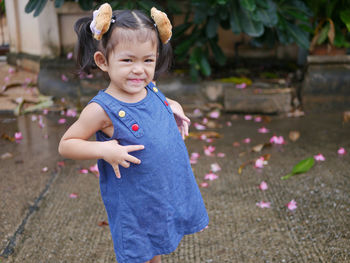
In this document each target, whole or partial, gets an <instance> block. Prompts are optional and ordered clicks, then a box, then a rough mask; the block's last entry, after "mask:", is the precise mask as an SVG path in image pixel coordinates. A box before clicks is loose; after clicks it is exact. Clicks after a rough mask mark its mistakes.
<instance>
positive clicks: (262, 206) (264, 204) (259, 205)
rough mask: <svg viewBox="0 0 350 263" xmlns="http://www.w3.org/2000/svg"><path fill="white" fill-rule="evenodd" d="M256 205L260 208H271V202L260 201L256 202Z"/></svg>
mask: <svg viewBox="0 0 350 263" xmlns="http://www.w3.org/2000/svg"><path fill="white" fill-rule="evenodd" d="M256 205H257V206H258V207H260V208H270V207H271V203H270V202H264V201H260V202H259V203H256Z"/></svg>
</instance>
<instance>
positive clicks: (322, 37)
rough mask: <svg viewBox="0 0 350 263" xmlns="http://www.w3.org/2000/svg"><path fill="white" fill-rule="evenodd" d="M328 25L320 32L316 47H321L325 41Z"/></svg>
mask: <svg viewBox="0 0 350 263" xmlns="http://www.w3.org/2000/svg"><path fill="white" fill-rule="evenodd" d="M329 28H330V25H329V23H327V24H326V25H325V26H324V27H323V28H322V29H321V31H320V33H319V36H318V39H317V45H321V44H322V43H323V42H325V41H326V39H327V38H328V31H329Z"/></svg>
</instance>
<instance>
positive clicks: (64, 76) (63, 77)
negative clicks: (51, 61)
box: [61, 74, 68, 82]
mask: <svg viewBox="0 0 350 263" xmlns="http://www.w3.org/2000/svg"><path fill="white" fill-rule="evenodd" d="M61 79H62V81H64V82H67V81H68V78H67V76H66V75H64V74H62V75H61Z"/></svg>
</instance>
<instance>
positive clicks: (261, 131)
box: [258, 127, 270, 133]
mask: <svg viewBox="0 0 350 263" xmlns="http://www.w3.org/2000/svg"><path fill="white" fill-rule="evenodd" d="M258 132H259V133H269V132H270V130H269V129H266V128H265V127H261V128H259V129H258Z"/></svg>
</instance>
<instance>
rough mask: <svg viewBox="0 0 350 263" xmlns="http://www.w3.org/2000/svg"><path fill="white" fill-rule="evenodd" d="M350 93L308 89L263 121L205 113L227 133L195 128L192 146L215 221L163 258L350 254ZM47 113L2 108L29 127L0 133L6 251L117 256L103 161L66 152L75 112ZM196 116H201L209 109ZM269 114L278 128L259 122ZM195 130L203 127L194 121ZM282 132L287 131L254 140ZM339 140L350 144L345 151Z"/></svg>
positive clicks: (189, 106)
mask: <svg viewBox="0 0 350 263" xmlns="http://www.w3.org/2000/svg"><path fill="white" fill-rule="evenodd" d="M184 102H185V104H184V108H185V109H186V111H187V113H188V114H189V115H191V114H192V113H193V110H194V108H197V107H202V106H203V105H201V102H200V101H197V102H196V101H195V99H193V100H190V99H189V98H186V100H184ZM348 102H349V101H348V99H347V98H339V100H338V101H335V100H333V101H329V99H327V98H323V99H317V98H316V99H315V98H312V97H310V98H306V100H305V108H306V109H305V113H306V114H305V116H304V117H299V118H287V117H286V116H268V117H263V119H262V122H255V121H253V120H245V119H244V115H234V114H229V113H226V114H223V113H222V114H221V116H220V117H219V118H218V119H209V120H210V125H209V124H207V125H208V126H215V127H212V128H208V129H207V130H205V131H215V132H217V133H218V134H219V135H220V136H221V137H220V138H217V139H214V140H213V141H212V142H207V141H205V140H200V139H196V138H194V137H190V138H187V139H186V144H187V147H188V151H189V154H191V153H193V152H198V153H199V154H200V157H199V158H198V162H197V163H196V164H193V169H194V174H195V176H196V179H197V182H198V184H200V185H202V183H203V182H206V183H208V186H207V187H201V188H200V189H201V192H202V195H203V199H204V201H205V204H206V207H207V210H208V213H209V217H210V223H209V227H208V228H207V229H205V230H204V231H203V232H200V233H196V234H194V235H189V236H185V237H184V238H183V240H182V241H181V243H180V245H179V247H178V248H177V250H176V251H175V252H174V253H171V254H170V255H165V256H163V262H164V263H167V262H168V263H175V262H176V263H178V262H186V263H187V262H189V263H197V262H198V263H206V262H213V263H221V262H350V196H349V189H350V139H349V134H350V122H344V121H343V112H344V110H349V108H348V105H349V104H348ZM344 105H345V106H344ZM202 112H203V113H204V114H205V113H206V111H205V110H203V111H202ZM39 115H41V116H43V117H42V118H43V121H42V123H43V124H44V127H43V128H41V127H40V126H39V122H38V120H32V116H33V114H27V115H24V116H19V117H14V116H13V115H10V114H5V113H3V114H0V135H1V136H2V135H3V134H5V135H8V136H10V137H11V136H13V134H14V133H15V132H18V131H21V132H22V136H23V139H22V140H20V142H11V141H9V140H8V139H6V136H2V138H0V155H1V156H2V158H1V159H0V178H1V183H0V199H1V210H0V222H1V224H0V237H1V243H0V253H1V257H0V262H6V263H7V262H8V263H10V262H11V263H15V262H16V263H17V262H21V263H22V262H101V263H102V262H103V263H107V262H115V257H114V252H113V246H112V240H111V236H110V233H109V229H108V226H106V225H104V224H103V222H106V221H107V215H106V212H105V210H104V207H103V204H102V200H101V197H100V192H99V185H98V178H97V177H96V176H95V174H93V173H92V172H89V173H87V174H84V173H82V172H81V169H83V168H86V169H88V168H89V167H90V166H91V165H94V164H95V163H96V162H95V161H72V160H65V159H63V158H62V157H60V156H59V155H58V153H57V146H58V142H59V140H60V137H61V136H62V135H63V133H64V131H65V130H66V129H67V127H69V125H70V124H71V123H72V122H73V121H74V118H71V117H67V122H66V123H64V124H59V123H58V120H59V119H60V118H61V117H62V116H61V115H60V114H59V112H49V113H48V114H47V115H43V114H42V113H41V112H37V113H35V116H37V118H38V116H39ZM191 119H192V123H193V124H194V123H195V122H198V123H199V122H202V120H203V117H200V118H194V117H192V118H191ZM263 126H264V127H266V128H268V129H269V130H270V132H269V133H266V134H261V133H258V129H259V128H261V127H263ZM290 131H298V132H300V138H299V139H298V140H297V141H295V142H293V141H292V140H290V139H289V133H290ZM191 132H199V131H197V130H196V129H195V128H194V125H192V126H191ZM273 135H277V136H283V138H284V140H285V142H286V143H285V144H283V145H272V146H270V147H266V148H264V149H263V150H262V151H261V152H251V148H252V147H253V146H254V145H257V144H262V143H268V142H269V140H270V138H271V137H272V136H273ZM245 138H250V139H251V141H250V143H244V142H243V140H244V139H245ZM209 145H212V146H215V147H216V148H215V151H214V152H213V156H206V155H205V154H204V148H205V147H207V146H209ZM340 147H344V148H345V149H346V150H347V151H348V153H347V154H345V155H339V154H338V153H337V151H338V149H339V148H340ZM5 153H10V154H11V155H12V157H11V156H10V157H9V158H7V157H6V155H4V154H5ZM218 153H224V154H225V156H224V157H219V156H221V155H219V156H218ZM319 153H322V154H323V156H324V157H325V158H326V160H325V161H323V162H317V163H316V164H315V166H314V167H312V168H311V169H310V171H308V172H307V173H305V174H300V175H295V176H294V177H292V178H290V179H288V180H281V179H280V178H281V176H284V175H286V174H288V173H289V172H290V171H291V169H292V168H293V166H294V165H295V164H297V163H298V162H299V161H301V160H303V159H305V158H307V157H313V156H314V155H316V154H319ZM266 154H270V159H269V160H268V164H266V165H265V166H264V168H260V169H259V168H255V167H254V161H255V160H256V159H257V158H259V157H260V156H262V155H265V156H266ZM249 161H251V163H249V164H247V165H246V166H245V167H244V168H243V170H242V173H241V174H239V173H238V169H239V167H240V166H241V165H242V164H244V163H248V162H249ZM213 163H217V164H218V165H219V166H220V167H221V170H220V171H218V172H216V173H215V174H216V175H218V178H217V179H216V180H213V181H210V180H205V179H204V176H205V175H206V174H208V173H209V172H210V170H211V169H212V168H211V164H213ZM43 168H45V169H44V170H43ZM46 170H47V171H46ZM262 181H265V182H266V183H267V185H268V189H267V190H265V191H262V190H260V189H259V185H260V183H261V182H262ZM71 194H75V196H76V198H71V197H70V195H71ZM291 200H295V201H296V202H297V208H296V209H295V210H293V211H291V210H289V209H288V208H287V206H286V204H287V203H288V202H290V201H291ZM260 201H264V202H270V208H260V207H258V206H257V205H256V203H258V202H260Z"/></svg>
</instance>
